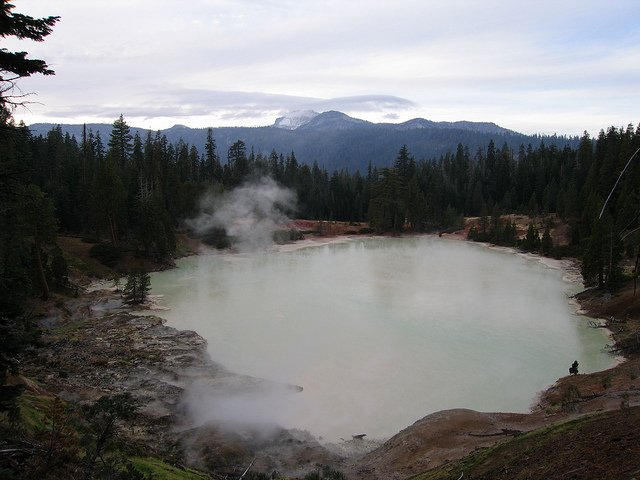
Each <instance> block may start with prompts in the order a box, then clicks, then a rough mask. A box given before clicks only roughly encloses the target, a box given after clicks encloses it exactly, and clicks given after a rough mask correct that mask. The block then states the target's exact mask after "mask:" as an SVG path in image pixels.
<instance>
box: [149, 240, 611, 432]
mask: <svg viewBox="0 0 640 480" xmlns="http://www.w3.org/2000/svg"><path fill="white" fill-rule="evenodd" d="M178 266H179V268H177V269H174V270H171V271H165V272H159V273H155V274H153V275H152V287H153V291H152V293H154V294H162V295H164V299H163V303H164V304H165V305H167V306H170V307H171V310H170V311H168V312H163V316H164V317H166V318H167V319H168V322H169V324H170V325H171V326H174V327H176V328H181V329H191V330H195V331H197V332H198V333H199V334H200V335H202V336H203V337H204V338H206V339H207V341H208V348H209V352H210V354H211V356H212V358H213V359H214V360H216V361H217V362H219V363H221V364H222V365H224V366H226V367H227V368H229V369H230V370H231V371H233V372H236V373H241V374H246V375H252V376H255V377H260V378H265V379H269V380H273V381H275V382H280V383H282V384H292V385H300V386H302V387H304V390H303V391H302V392H300V393H296V394H293V393H291V390H288V389H286V388H273V389H267V390H262V391H260V390H257V391H254V393H247V392H245V393H242V394H239V393H237V392H235V393H233V392H232V393H228V392H224V391H222V392H221V391H217V390H215V389H209V390H207V389H206V388H205V389H202V388H200V389H197V390H194V391H192V392H190V393H189V396H188V398H187V404H188V406H189V410H190V412H191V414H192V416H193V417H194V418H195V419H196V420H197V421H198V423H203V422H205V421H207V420H212V419H215V420H218V421H220V420H233V419H237V420H243V421H247V420H251V421H255V422H259V423H270V422H273V423H279V424H281V425H283V426H285V427H295V428H301V429H307V430H309V431H310V432H311V433H313V434H315V435H318V436H322V437H324V438H327V439H330V440H336V439H339V438H341V437H342V438H350V436H351V435H353V434H359V433H366V434H368V435H369V436H370V437H373V438H382V437H388V436H391V435H393V434H394V433H397V432H398V431H399V430H400V429H402V428H404V427H406V426H408V425H409V424H411V423H413V422H414V421H416V420H418V419H419V418H421V417H423V416H425V415H427V414H429V413H432V412H434V411H437V410H441V409H446V408H454V407H466V408H473V409H476V410H485V411H517V412H525V411H527V410H528V409H529V407H530V406H531V404H532V403H533V402H534V399H535V395H536V393H537V392H539V391H540V390H542V389H544V388H545V387H547V386H548V385H550V384H551V383H553V382H554V381H555V380H556V379H557V378H558V377H560V376H564V375H566V374H567V373H568V370H567V369H568V368H569V366H570V365H571V363H572V362H573V361H574V360H576V359H577V360H578V361H579V362H580V372H587V371H593V370H600V369H604V368H607V367H609V366H611V365H612V363H613V359H612V358H611V357H609V356H608V355H607V354H605V353H603V352H602V347H603V346H604V344H605V343H606V342H607V337H606V334H604V332H602V331H600V330H595V329H590V328H588V327H587V325H586V321H585V320H584V319H582V318H580V317H578V316H576V315H574V314H573V313H572V309H571V307H570V305H569V304H568V301H567V294H571V293H574V292H575V291H577V290H578V289H579V288H580V286H578V285H571V284H568V283H566V282H564V281H563V280H562V272H561V271H558V270H553V269H550V268H547V267H545V266H543V265H541V264H540V263H539V262H537V261H535V260H529V259H525V258H522V257H519V256H515V255H511V254H506V253H504V252H499V251H494V250H490V249H486V248H483V247H481V246H478V245H474V244H469V243H465V242H456V241H447V240H442V239H438V238H434V237H412V238H396V239H389V238H371V239H360V240H353V241H350V242H346V243H341V244H332V245H325V246H319V247H309V248H304V249H299V250H295V251H290V252H280V253H273V252H272V253H245V254H238V255H231V254H214V255H208V256H200V257H192V258H187V259H184V260H181V261H179V262H178Z"/></svg>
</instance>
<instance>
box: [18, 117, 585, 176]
mask: <svg viewBox="0 0 640 480" xmlns="http://www.w3.org/2000/svg"><path fill="white" fill-rule="evenodd" d="M54 127H56V124H51V123H36V124H32V125H29V129H30V130H31V132H32V134H33V135H36V136H37V135H46V134H47V133H48V132H49V131H50V130H51V129H53V128H54ZM60 127H61V129H62V131H63V133H65V134H66V133H68V134H69V135H72V136H75V137H76V139H78V140H79V139H80V138H81V137H82V129H83V125H72V124H60ZM86 128H87V131H92V132H93V133H94V135H95V134H96V133H98V132H99V133H100V136H101V137H102V140H103V143H104V144H105V145H106V144H107V142H108V139H109V135H110V133H111V128H112V125H111V124H106V123H92V124H86ZM148 132H149V130H147V129H142V128H136V127H131V133H132V134H133V135H135V134H136V133H138V134H139V135H140V136H141V137H142V139H143V140H144V138H145V137H146V135H147V134H148ZM152 133H154V132H152ZM160 133H161V134H163V135H165V136H166V137H167V140H168V141H169V142H171V143H175V142H178V141H179V140H180V139H182V140H183V141H184V142H186V143H188V144H190V145H195V146H196V147H197V148H198V151H200V152H204V144H205V142H206V137H207V129H206V128H190V127H186V126H184V125H174V126H173V127H171V128H168V129H165V130H160ZM213 135H214V138H215V140H216V144H217V147H218V155H219V156H220V158H221V160H222V161H223V162H224V161H226V158H227V151H228V149H229V147H230V146H231V145H232V144H233V143H234V142H236V141H238V140H242V141H244V143H245V144H246V147H247V151H250V150H251V149H253V151H254V152H255V154H258V153H263V154H265V155H268V154H269V153H271V151H273V150H275V151H276V152H277V153H284V154H288V153H290V152H294V153H295V155H296V158H297V160H298V162H300V163H307V164H311V163H313V162H314V161H317V162H318V164H319V165H321V166H324V167H325V168H327V169H328V170H330V171H331V170H335V169H338V170H339V169H348V170H349V171H352V172H353V171H355V170H360V171H365V170H366V168H367V166H368V164H369V163H371V165H374V166H388V165H390V164H392V163H393V161H394V159H395V157H396V156H397V153H398V151H399V150H400V148H401V147H402V146H403V145H407V147H408V148H409V152H410V153H411V154H412V155H413V156H414V157H415V158H416V159H432V158H439V157H440V156H442V155H444V154H446V153H448V152H455V150H456V148H457V146H458V144H462V145H465V146H467V147H469V150H470V152H471V155H472V156H473V154H474V153H475V151H476V150H477V149H478V148H482V149H484V148H486V146H487V145H488V144H489V142H490V141H491V140H493V141H494V143H495V144H496V147H498V148H500V147H502V145H503V144H504V143H506V144H507V145H508V146H509V147H511V148H512V149H514V150H517V149H518V148H519V146H520V145H525V146H527V145H529V144H531V145H532V147H534V148H536V147H537V146H539V145H540V143H541V142H544V143H545V144H547V145H550V144H555V145H557V146H558V148H563V147H564V146H565V145H570V146H576V145H577V144H578V141H579V140H578V138H577V137H564V136H555V135H554V136H541V135H525V134H522V133H518V132H515V131H513V130H508V129H506V128H503V127H500V126H498V125H496V124H495V123H489V122H466V121H459V122H433V121H430V120H425V119H423V118H415V119H412V120H409V121H406V122H403V123H372V122H368V121H366V120H361V119H357V118H353V117H350V116H348V115H345V114H344V113H341V112H336V111H329V112H324V113H317V112H313V111H299V112H292V113H291V114H288V115H285V116H282V117H280V118H278V119H277V120H276V121H275V122H274V124H273V125H270V126H266V127H217V128H214V129H213Z"/></svg>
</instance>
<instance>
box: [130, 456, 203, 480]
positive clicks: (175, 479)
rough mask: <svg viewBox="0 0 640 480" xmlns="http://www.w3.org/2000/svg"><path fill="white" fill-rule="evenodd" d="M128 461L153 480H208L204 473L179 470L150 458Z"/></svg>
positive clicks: (187, 469) (134, 458)
mask: <svg viewBox="0 0 640 480" xmlns="http://www.w3.org/2000/svg"><path fill="white" fill-rule="evenodd" d="M129 461H130V462H131V463H132V464H133V466H134V467H135V468H136V470H138V471H139V472H140V473H142V474H143V475H145V476H146V477H148V478H153V479H154V480H208V479H210V478H211V477H210V476H209V475H207V474H205V473H202V472H197V471H195V470H192V469H190V468H179V467H174V466H173V465H169V464H168V463H166V462H163V461H162V460H159V459H157V458H152V457H132V458H129Z"/></svg>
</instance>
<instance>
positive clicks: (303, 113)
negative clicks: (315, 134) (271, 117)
mask: <svg viewBox="0 0 640 480" xmlns="http://www.w3.org/2000/svg"><path fill="white" fill-rule="evenodd" d="M318 115H320V114H319V113H318V112H314V111H313V110H296V111H293V112H289V113H287V114H286V115H284V116H283V117H279V118H277V119H276V121H275V123H274V124H273V126H274V127H276V128H283V129H285V130H295V129H296V128H298V127H301V126H302V125H306V124H307V123H309V122H310V121H311V120H313V119H314V118H316V117H317V116H318Z"/></svg>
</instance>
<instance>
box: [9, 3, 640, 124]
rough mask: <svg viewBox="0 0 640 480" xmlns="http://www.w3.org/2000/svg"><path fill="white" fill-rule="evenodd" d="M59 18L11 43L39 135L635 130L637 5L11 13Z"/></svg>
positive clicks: (27, 116) (108, 7)
mask: <svg viewBox="0 0 640 480" xmlns="http://www.w3.org/2000/svg"><path fill="white" fill-rule="evenodd" d="M12 3H13V4H15V5H16V8H15V10H14V12H18V13H24V14H28V15H31V16H36V17H40V16H47V15H59V16H60V17H61V20H60V22H59V23H58V24H57V25H56V27H55V29H54V33H53V34H51V35H50V36H49V37H47V39H46V40H45V41H44V42H42V43H34V42H30V41H23V42H18V41H14V40H9V41H4V42H3V46H4V47H6V48H9V49H21V50H26V51H27V52H29V53H30V56H31V57H32V58H42V59H44V60H45V61H47V62H48V63H49V65H50V66H51V67H52V68H53V69H54V70H55V72H56V75H55V76H48V77H44V76H36V77H32V78H30V79H24V80H22V81H21V82H20V84H19V85H20V86H21V88H22V90H23V91H24V92H36V93H37V96H34V97H32V100H34V101H37V102H40V103H39V104H32V105H30V107H29V111H17V112H16V113H15V117H16V118H17V119H23V120H24V121H25V122H26V123H27V124H30V123H36V122H45V121H46V122H56V123H82V122H87V123H90V122H108V123H111V122H112V121H113V120H114V119H115V118H116V117H117V116H118V115H120V114H121V113H122V114H123V115H124V116H125V119H126V120H127V122H128V123H129V124H130V125H133V126H137V127H145V128H153V129H159V128H166V127H170V126H172V125H174V124H177V123H179V124H184V125H188V126H192V127H208V126H212V127H216V126H258V125H270V124H272V123H273V122H274V120H275V119H276V117H278V116H280V115H282V114H283V113H286V112H288V111H292V110H304V109H313V110H316V111H320V112H321V111H326V110H339V111H342V112H344V113H347V114H348V115H351V116H355V117H357V118H363V119H366V120H371V121H376V122H380V121H387V122H400V121H405V120H408V119H411V118H415V117H423V118H427V119H429V120H435V121H442V120H447V121H455V120H471V121H490V122H495V123H497V124H499V125H501V126H503V127H506V128H510V129H513V130H517V131H520V132H523V133H558V134H581V133H582V132H583V131H584V130H587V131H589V132H590V133H592V134H593V133H597V132H598V131H599V130H600V129H601V128H605V129H606V128H607V127H608V126H611V125H615V126H626V125H627V124H628V123H630V122H631V123H633V124H634V125H637V124H638V122H640V108H639V107H640V9H639V8H638V6H639V5H638V1H637V0H610V1H607V2H604V1H602V0H599V1H592V0H580V1H574V0H567V1H563V0H553V1H548V0H536V1H524V0H523V1H513V0H511V1H509V0H502V1H501V0H446V1H443V0H440V1H437V2H436V1H431V0H417V1H412V0H389V1H382V0H363V1H360V0H351V1H350V0H340V1H338V0H335V1H334V0H329V1H323V0H316V1H306V0H189V1H184V2H177V1H175V0H172V1H168V0H108V1H107V0H101V1H100V0H94V1H87V0H59V1H56V2H52V1H51V0H14V1H13V2H12Z"/></svg>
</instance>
